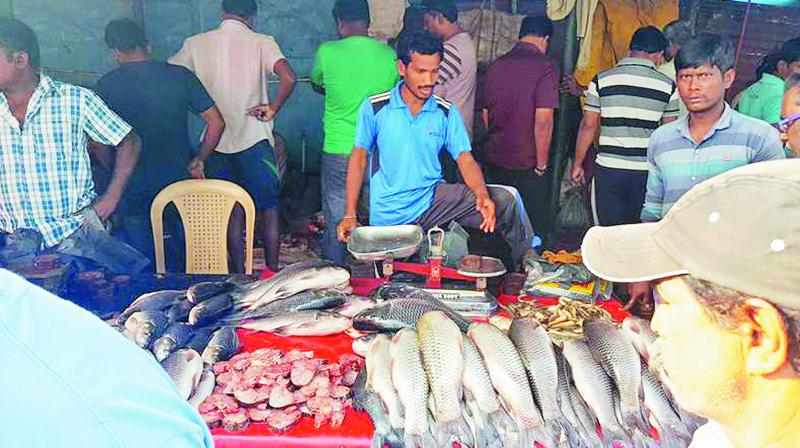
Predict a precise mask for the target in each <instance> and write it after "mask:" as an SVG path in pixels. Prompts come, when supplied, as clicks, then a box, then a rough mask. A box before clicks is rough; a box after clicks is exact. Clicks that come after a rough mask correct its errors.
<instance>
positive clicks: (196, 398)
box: [189, 366, 217, 409]
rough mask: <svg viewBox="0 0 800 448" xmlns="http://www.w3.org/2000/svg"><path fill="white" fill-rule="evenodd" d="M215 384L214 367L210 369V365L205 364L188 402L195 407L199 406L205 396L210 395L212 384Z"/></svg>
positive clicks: (212, 389) (212, 390)
mask: <svg viewBox="0 0 800 448" xmlns="http://www.w3.org/2000/svg"><path fill="white" fill-rule="evenodd" d="M216 384H217V381H216V377H215V376H214V369H212V368H211V366H206V367H205V368H204V369H203V374H202V375H200V382H199V383H197V387H196V388H195V389H194V392H192V396H191V397H189V404H190V405H192V406H194V407H195V409H197V408H199V407H200V405H201V404H202V403H203V402H204V401H205V400H206V398H208V397H210V396H211V394H212V393H213V392H214V386H216Z"/></svg>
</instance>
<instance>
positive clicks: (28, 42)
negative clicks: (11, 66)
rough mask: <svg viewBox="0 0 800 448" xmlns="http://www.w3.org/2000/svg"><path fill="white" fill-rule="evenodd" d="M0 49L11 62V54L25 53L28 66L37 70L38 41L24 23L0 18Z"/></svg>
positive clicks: (8, 18)
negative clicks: (1, 48) (0, 48)
mask: <svg viewBox="0 0 800 448" xmlns="http://www.w3.org/2000/svg"><path fill="white" fill-rule="evenodd" d="M0 47H3V49H4V50H5V53H6V58H8V60H11V54H12V53H17V52H22V53H27V54H28V64H29V65H30V66H31V67H33V68H35V69H38V68H39V62H40V59H39V58H40V56H39V40H38V39H36V33H34V32H33V30H32V29H31V27H29V26H28V25H26V24H25V22H22V21H21V20H18V19H13V18H11V17H0Z"/></svg>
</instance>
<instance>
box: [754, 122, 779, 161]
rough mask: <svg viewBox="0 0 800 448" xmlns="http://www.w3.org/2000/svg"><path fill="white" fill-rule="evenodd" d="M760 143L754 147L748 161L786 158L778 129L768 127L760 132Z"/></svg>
mask: <svg viewBox="0 0 800 448" xmlns="http://www.w3.org/2000/svg"><path fill="white" fill-rule="evenodd" d="M758 140H760V142H761V144H760V145H759V146H758V147H757V148H755V153H754V154H753V157H751V159H750V162H751V163H753V162H763V161H766V160H781V159H785V158H786V152H785V151H784V150H783V142H781V138H780V134H779V133H778V130H777V129H775V128H773V127H771V126H770V127H769V128H767V129H764V130H763V131H762V132H761V138H760V139H758Z"/></svg>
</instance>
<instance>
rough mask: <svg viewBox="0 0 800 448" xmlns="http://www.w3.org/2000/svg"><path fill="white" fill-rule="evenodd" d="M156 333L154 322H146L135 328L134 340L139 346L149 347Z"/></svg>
mask: <svg viewBox="0 0 800 448" xmlns="http://www.w3.org/2000/svg"><path fill="white" fill-rule="evenodd" d="M154 333H155V325H154V324H153V323H152V322H144V323H142V324H140V325H139V326H138V327H136V330H134V332H133V341H134V342H136V345H138V346H139V347H142V348H147V347H149V346H150V342H151V341H152V340H153V334H154Z"/></svg>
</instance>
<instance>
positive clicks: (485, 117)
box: [481, 108, 489, 131]
mask: <svg viewBox="0 0 800 448" xmlns="http://www.w3.org/2000/svg"><path fill="white" fill-rule="evenodd" d="M481 120H482V121H483V128H484V129H486V130H487V131H488V130H489V109H486V108H484V109H481Z"/></svg>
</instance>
